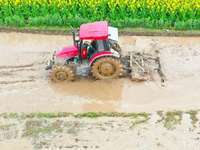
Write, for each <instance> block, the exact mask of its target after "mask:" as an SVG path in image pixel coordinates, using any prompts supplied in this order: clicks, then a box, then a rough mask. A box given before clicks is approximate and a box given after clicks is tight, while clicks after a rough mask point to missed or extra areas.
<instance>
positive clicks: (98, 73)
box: [45, 21, 122, 82]
mask: <svg viewBox="0 0 200 150" xmlns="http://www.w3.org/2000/svg"><path fill="white" fill-rule="evenodd" d="M71 28H72V27H71ZM77 31H79V33H77V36H79V38H75V32H74V29H73V28H72V35H73V45H71V46H67V47H62V48H60V49H58V50H57V51H55V52H54V54H53V58H52V59H50V60H48V61H47V62H46V67H45V68H46V70H48V69H51V72H50V78H51V80H52V81H56V82H59V81H71V80H73V79H74V75H75V74H76V71H77V68H78V67H79V68H80V67H88V68H90V71H91V73H92V75H93V76H94V77H95V78H96V79H110V78H117V77H118V76H119V75H120V74H121V73H122V64H121V63H120V62H121V61H120V54H119V52H117V51H115V50H114V49H113V48H111V46H112V47H113V46H114V43H115V44H117V43H116V42H117V41H118V29H117V28H114V27H110V26H108V22H107V21H99V22H93V23H87V24H82V25H81V27H80V29H77ZM89 40H91V42H90V41H89Z"/></svg>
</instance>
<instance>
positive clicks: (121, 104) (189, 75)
mask: <svg viewBox="0 0 200 150" xmlns="http://www.w3.org/2000/svg"><path fill="white" fill-rule="evenodd" d="M119 41H120V45H121V47H122V48H123V50H124V51H123V52H124V53H126V52H127V51H129V50H140V51H145V52H149V53H153V52H154V51H155V50H156V49H158V50H160V52H161V58H162V60H163V65H164V69H165V74H166V79H167V80H166V83H165V85H166V86H165V87H162V86H160V83H159V82H145V83H134V82H131V81H130V80H129V79H127V78H126V79H125V78H120V79H116V80H111V81H109V82H105V81H95V80H94V79H92V78H91V79H86V78H84V77H82V78H77V79H76V81H74V82H72V83H69V84H52V83H51V82H49V81H48V74H49V72H46V71H45V70H44V65H43V64H44V61H45V60H46V59H47V58H49V57H51V55H52V53H53V51H55V50H57V49H58V48H60V47H62V46H67V45H71V44H72V38H71V36H58V35H57V36H55V35H39V34H37V35H35V34H27V33H0V52H1V53H0V104H1V107H0V113H1V112H33V111H41V112H52V111H64V112H74V113H78V112H88V111H104V112H113V111H117V112H143V111H146V112H155V111H157V110H172V109H181V110H189V109H197V108H199V107H200V101H199V99H200V94H199V91H200V65H199V64H200V42H199V41H200V38H199V37H142V36H140V37H136V36H121V37H120V38H119Z"/></svg>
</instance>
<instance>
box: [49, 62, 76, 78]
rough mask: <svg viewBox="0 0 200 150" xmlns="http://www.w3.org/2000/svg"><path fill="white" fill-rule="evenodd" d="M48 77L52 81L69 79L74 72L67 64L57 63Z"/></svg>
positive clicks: (72, 76)
mask: <svg viewBox="0 0 200 150" xmlns="http://www.w3.org/2000/svg"><path fill="white" fill-rule="evenodd" d="M50 78H51V80H52V81H54V82H62V81H71V80H73V78H74V73H73V70H72V69H71V68H70V67H68V66H65V65H57V66H54V67H53V68H52V70H51V73H50Z"/></svg>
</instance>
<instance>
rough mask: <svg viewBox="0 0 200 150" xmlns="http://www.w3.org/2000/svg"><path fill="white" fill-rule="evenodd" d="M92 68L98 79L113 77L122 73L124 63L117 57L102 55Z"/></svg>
mask: <svg viewBox="0 0 200 150" xmlns="http://www.w3.org/2000/svg"><path fill="white" fill-rule="evenodd" d="M91 70H92V75H93V76H94V77H95V78H96V79H113V78H117V77H118V76H119V75H120V74H121V72H122V65H121V64H120V61H119V59H117V58H114V57H102V58H99V59H97V60H96V61H95V62H94V63H93V65H92V67H91Z"/></svg>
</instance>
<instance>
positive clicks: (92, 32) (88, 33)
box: [79, 21, 108, 40]
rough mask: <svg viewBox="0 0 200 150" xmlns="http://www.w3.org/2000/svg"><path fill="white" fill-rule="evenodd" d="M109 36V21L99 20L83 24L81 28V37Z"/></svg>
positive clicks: (104, 37)
mask: <svg viewBox="0 0 200 150" xmlns="http://www.w3.org/2000/svg"><path fill="white" fill-rule="evenodd" d="M107 38H108V22H107V21H98V22H92V23H87V24H82V25H81V27H80V30H79V39H81V40H83V39H95V40H98V39H107Z"/></svg>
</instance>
